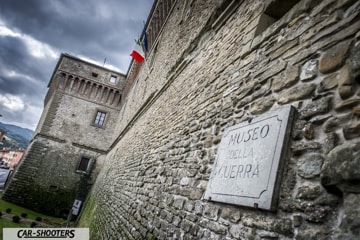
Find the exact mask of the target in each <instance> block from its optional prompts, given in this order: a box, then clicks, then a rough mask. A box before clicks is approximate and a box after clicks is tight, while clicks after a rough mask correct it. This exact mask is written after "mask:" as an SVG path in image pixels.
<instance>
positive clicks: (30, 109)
mask: <svg viewBox="0 0 360 240" xmlns="http://www.w3.org/2000/svg"><path fill="white" fill-rule="evenodd" d="M152 3H153V0H131V1H125V0H124V1H120V0H103V1H98V0H81V1H80V0H77V1H73V0H51V1H48V0H25V1H24V0H2V1H1V4H0V5H1V6H0V114H2V115H3V118H1V119H0V121H3V122H8V123H13V124H19V125H22V126H26V127H29V128H32V129H34V127H35V126H36V124H37V122H38V120H39V117H40V113H41V111H42V107H43V106H42V105H43V99H44V97H45V94H46V91H47V84H48V82H49V80H50V77H51V74H52V72H53V70H54V67H55V65H56V62H57V60H58V57H59V55H60V53H62V52H64V53H69V54H72V55H74V56H77V57H85V58H86V59H91V60H94V61H97V62H98V63H99V64H102V63H103V62H104V59H105V58H106V65H105V66H107V67H111V66H115V67H117V68H118V69H117V70H119V71H121V72H123V73H126V70H127V68H128V65H129V63H130V60H131V58H130V56H129V54H130V52H131V50H132V48H133V46H134V39H135V38H137V37H139V35H140V34H141V31H142V28H143V21H146V18H147V16H148V13H149V11H150V8H151V5H152Z"/></svg>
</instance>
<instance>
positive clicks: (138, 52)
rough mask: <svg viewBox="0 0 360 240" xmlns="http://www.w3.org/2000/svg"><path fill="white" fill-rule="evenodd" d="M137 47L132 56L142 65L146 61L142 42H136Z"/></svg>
mask: <svg viewBox="0 0 360 240" xmlns="http://www.w3.org/2000/svg"><path fill="white" fill-rule="evenodd" d="M135 42H136V44H135V47H134V50H133V51H132V53H131V54H130V56H132V57H133V58H134V59H135V60H136V61H137V62H139V63H141V62H143V61H144V59H145V54H144V50H143V47H142V46H141V42H140V40H137V41H135Z"/></svg>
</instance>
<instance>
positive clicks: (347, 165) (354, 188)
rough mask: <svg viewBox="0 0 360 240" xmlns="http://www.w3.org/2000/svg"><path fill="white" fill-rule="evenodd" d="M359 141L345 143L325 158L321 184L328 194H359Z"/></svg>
mask: <svg viewBox="0 0 360 240" xmlns="http://www.w3.org/2000/svg"><path fill="white" fill-rule="evenodd" d="M359 166H360V140H359V139H356V140H353V141H349V142H346V143H344V144H342V145H339V146H337V147H336V148H334V149H333V150H332V151H331V152H329V154H328V155H327V156H326V158H325V161H324V164H323V166H322V169H321V175H320V177H321V183H322V185H323V186H324V187H325V188H326V189H327V190H328V191H330V192H335V193H336V192H338V190H341V191H342V192H356V193H360V183H359V179H360V168H359Z"/></svg>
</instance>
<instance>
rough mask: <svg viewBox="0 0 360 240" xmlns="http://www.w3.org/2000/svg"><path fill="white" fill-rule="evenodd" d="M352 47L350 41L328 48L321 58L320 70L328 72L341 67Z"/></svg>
mask: <svg viewBox="0 0 360 240" xmlns="http://www.w3.org/2000/svg"><path fill="white" fill-rule="evenodd" d="M349 48H350V42H349V41H348V42H342V43H340V44H338V45H336V46H335V47H332V48H330V49H328V50H327V51H326V52H325V54H323V55H322V56H321V58H320V63H319V70H320V72H322V73H328V72H331V71H334V70H336V69H338V68H339V67H341V66H342V65H343V63H344V61H345V56H346V54H347V52H348V50H349Z"/></svg>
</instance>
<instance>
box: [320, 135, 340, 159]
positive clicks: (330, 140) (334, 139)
mask: <svg viewBox="0 0 360 240" xmlns="http://www.w3.org/2000/svg"><path fill="white" fill-rule="evenodd" d="M338 142H339V136H338V135H337V134H336V133H335V132H330V133H327V134H326V138H325V141H324V145H323V152H324V154H328V153H329V152H330V151H331V150H332V149H333V148H334V147H336V146H337V145H338Z"/></svg>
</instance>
